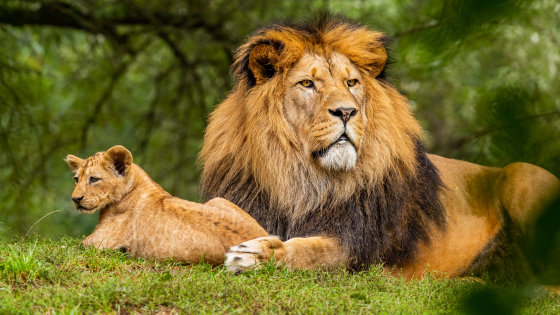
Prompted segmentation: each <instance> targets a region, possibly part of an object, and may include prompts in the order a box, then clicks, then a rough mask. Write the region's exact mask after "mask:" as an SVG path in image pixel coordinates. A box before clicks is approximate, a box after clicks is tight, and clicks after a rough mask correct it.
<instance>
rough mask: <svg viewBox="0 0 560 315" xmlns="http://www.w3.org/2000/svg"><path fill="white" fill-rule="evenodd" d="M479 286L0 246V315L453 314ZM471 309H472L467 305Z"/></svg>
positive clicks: (558, 302) (33, 244)
mask: <svg viewBox="0 0 560 315" xmlns="http://www.w3.org/2000/svg"><path fill="white" fill-rule="evenodd" d="M487 287H488V286H484V285H481V284H479V283H477V282H475V281H465V280H436V279H434V278H431V277H428V278H426V279H424V280H422V281H411V282H405V281H403V280H402V279H398V278H395V277H391V276H388V275H386V274H384V273H383V270H382V268H380V267H373V268H371V269H370V270H368V271H365V272H361V273H354V274H352V273H348V272H346V271H342V270H341V271H337V272H330V273H327V272H321V271H305V272H293V271H287V270H284V269H281V268H277V267H276V266H275V265H274V264H272V263H270V264H268V265H267V266H266V267H265V268H263V269H261V270H259V271H253V272H249V273H247V274H243V275H239V276H234V275H231V274H228V273H227V272H226V271H225V270H224V269H223V268H222V267H216V268H213V267H211V266H208V265H180V264H176V263H173V262H154V261H148V260H136V259H132V258H130V257H128V256H127V255H125V254H122V253H120V252H116V251H101V252H100V251H97V250H93V249H84V248H83V247H81V246H80V245H79V241H78V240H75V239H63V240H62V241H57V242H52V241H47V240H34V241H21V242H16V243H0V313H2V314H5V313H55V314H80V313H121V314H126V313H158V312H162V313H175V312H176V313H215V312H218V313H226V312H227V313H260V312H262V313H457V312H461V310H462V309H461V307H462V305H464V304H465V302H464V301H465V299H467V298H468V297H469V296H471V292H472V291H473V290H474V291H477V292H482V291H480V290H485V288H487ZM502 292H506V294H505V295H503V296H508V294H509V293H507V292H508V291H507V289H502ZM512 292H513V291H512ZM509 295H510V296H513V295H512V294H509ZM523 296H524V298H522V299H516V302H515V303H514V304H515V305H516V307H518V308H517V309H516V310H517V311H520V312H521V313H527V314H537V313H542V314H552V313H558V312H559V310H560V298H559V297H553V296H550V295H548V294H547V293H546V292H544V291H543V290H530V292H529V293H526V294H524V295H523ZM527 296H530V297H527ZM470 303H473V304H476V305H478V304H477V302H476V301H473V300H472V297H471V302H470ZM476 305H475V306H476Z"/></svg>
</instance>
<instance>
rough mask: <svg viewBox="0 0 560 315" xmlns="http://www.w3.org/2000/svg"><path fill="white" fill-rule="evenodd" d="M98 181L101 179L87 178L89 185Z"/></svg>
mask: <svg viewBox="0 0 560 315" xmlns="http://www.w3.org/2000/svg"><path fill="white" fill-rule="evenodd" d="M100 179H101V178H97V177H93V176H92V177H90V178H89V183H90V184H93V183H95V182H97V181H99V180H100Z"/></svg>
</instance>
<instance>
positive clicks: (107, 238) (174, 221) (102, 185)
mask: <svg viewBox="0 0 560 315" xmlns="http://www.w3.org/2000/svg"><path fill="white" fill-rule="evenodd" d="M66 161H67V163H68V165H69V166H70V168H71V169H72V170H73V171H74V173H75V177H74V179H75V181H76V188H75V189H74V192H73V193H72V199H73V200H74V203H75V205H76V208H77V209H78V210H80V211H81V212H82V213H93V212H95V211H96V210H97V209H101V210H100V211H101V212H100V215H99V222H98V224H97V226H96V227H95V230H94V231H93V233H92V234H91V235H89V236H88V237H86V238H85V239H84V240H83V241H82V243H83V244H84V245H85V246H95V247H96V248H99V249H101V248H112V249H121V250H125V251H127V252H129V253H130V254H131V255H132V256H134V257H147V258H155V259H168V258H173V259H176V260H178V261H183V262H191V263H196V262H200V261H201V260H202V259H204V261H206V262H209V263H212V264H221V263H223V261H224V257H225V252H226V250H227V249H228V248H229V247H231V246H233V245H235V244H239V243H240V242H243V241H246V240H249V239H252V238H255V237H259V236H266V235H267V233H266V232H265V231H264V230H263V228H261V227H260V226H259V225H258V223H257V222H256V221H255V220H254V219H253V218H251V217H250V216H249V215H248V214H247V213H245V212H244V211H243V210H241V209H240V208H239V207H237V206H236V205H234V204H233V203H231V202H229V201H227V200H224V199H221V198H215V199H212V200H210V201H209V202H207V203H205V204H199V203H194V202H190V201H187V200H182V199H179V198H176V197H173V196H171V195H170V194H169V193H167V192H166V191H164V190H163V189H162V188H161V187H160V186H159V185H158V184H156V183H155V182H154V181H152V180H151V179H150V177H149V176H148V175H147V174H146V173H145V172H144V171H143V170H142V169H141V168H140V167H139V166H137V165H136V164H134V163H132V155H131V154H130V152H129V151H128V150H127V149H126V148H124V147H123V146H114V147H112V148H110V149H109V150H107V151H106V152H98V153H96V154H95V155H93V156H91V157H89V158H87V159H85V160H82V159H80V158H78V157H76V156H73V155H68V156H67V158H66Z"/></svg>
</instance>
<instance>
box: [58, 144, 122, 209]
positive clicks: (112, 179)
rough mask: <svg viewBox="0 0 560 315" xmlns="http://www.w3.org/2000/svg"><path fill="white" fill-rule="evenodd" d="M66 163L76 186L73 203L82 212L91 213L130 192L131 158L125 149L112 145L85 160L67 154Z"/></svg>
mask: <svg viewBox="0 0 560 315" xmlns="http://www.w3.org/2000/svg"><path fill="white" fill-rule="evenodd" d="M66 162H67V163H68V166H70V168H71V169H72V171H73V172H74V181H75V183H76V187H75V188H74V191H73V192H72V201H74V205H75V207H76V209H78V211H80V212H81V213H84V214H90V213H94V212H95V211H96V210H97V209H102V208H105V207H106V206H108V205H110V204H111V203H114V202H116V201H118V200H119V199H120V198H121V197H122V196H123V195H124V194H125V193H126V190H127V189H130V187H127V186H128V185H127V183H129V182H130V180H129V179H130V178H129V176H128V175H129V174H128V172H127V170H128V169H129V168H130V165H131V163H132V155H130V152H129V151H128V150H126V149H125V148H124V147H121V146H115V147H113V148H111V149H109V150H108V151H107V152H99V153H97V154H95V155H93V156H91V157H89V158H87V159H85V160H84V159H80V158H79V157H77V156H74V155H68V156H67V157H66Z"/></svg>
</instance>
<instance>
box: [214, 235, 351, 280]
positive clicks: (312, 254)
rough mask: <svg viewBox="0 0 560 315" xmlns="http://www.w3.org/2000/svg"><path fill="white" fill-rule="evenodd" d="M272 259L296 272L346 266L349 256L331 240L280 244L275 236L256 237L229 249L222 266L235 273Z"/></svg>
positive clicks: (294, 240)
mask: <svg viewBox="0 0 560 315" xmlns="http://www.w3.org/2000/svg"><path fill="white" fill-rule="evenodd" d="M271 258H274V259H275V260H276V261H278V262H279V263H280V264H282V265H283V266H286V267H288V268H295V269H312V268H316V267H323V268H327V269H332V268H337V267H340V266H343V267H346V266H348V261H349V259H348V254H347V253H346V251H344V250H343V248H342V246H340V244H339V242H338V241H337V240H336V239H334V238H329V237H323V236H315V237H306V238H300V237H297V238H292V239H290V240H288V241H286V242H282V241H281V240H280V239H279V238H278V237H275V236H266V237H259V238H256V239H253V240H250V241H247V242H244V243H241V244H239V245H237V246H234V247H232V248H230V250H229V251H228V253H227V254H226V262H225V265H226V267H227V269H228V270H229V271H231V272H234V273H240V272H244V271H246V270H249V269H252V268H255V267H256V268H258V267H259V265H260V264H261V263H263V262H266V261H269V260H270V259H271Z"/></svg>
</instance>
